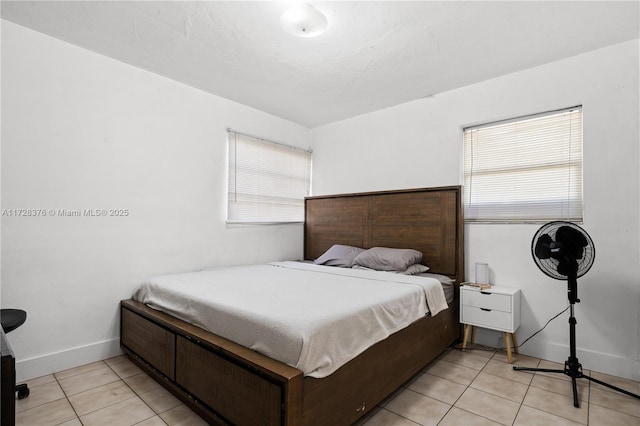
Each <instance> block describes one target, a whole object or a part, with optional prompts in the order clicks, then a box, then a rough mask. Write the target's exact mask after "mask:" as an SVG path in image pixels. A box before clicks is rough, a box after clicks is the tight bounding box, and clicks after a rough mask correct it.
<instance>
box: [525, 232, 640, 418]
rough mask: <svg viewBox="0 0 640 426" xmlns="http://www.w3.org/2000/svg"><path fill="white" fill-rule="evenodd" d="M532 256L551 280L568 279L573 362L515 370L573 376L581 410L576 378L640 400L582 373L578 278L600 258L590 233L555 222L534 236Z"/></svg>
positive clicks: (570, 339)
mask: <svg viewBox="0 0 640 426" xmlns="http://www.w3.org/2000/svg"><path fill="white" fill-rule="evenodd" d="M531 254H532V255H533V260H534V261H535V262H536V265H538V268H540V270H541V271H542V272H544V273H545V274H547V275H548V276H550V277H551V278H555V279H557V280H565V279H566V280H567V285H568V291H569V303H570V305H571V306H570V311H569V312H570V316H569V347H570V355H569V359H568V360H567V361H565V363H564V369H563V370H556V369H548V368H527V367H513V369H514V370H518V371H543V372H548V373H562V374H566V375H567V376H569V377H571V383H572V386H573V405H574V406H575V407H579V406H580V404H579V403H578V387H577V384H576V379H587V380H590V381H592V382H595V383H598V384H601V385H602V386H606V387H608V388H611V389H614V390H616V391H618V392H621V393H624V394H626V395H629V396H632V397H634V398H638V399H640V396H639V395H636V394H634V393H631V392H629V391H626V390H624V389H621V388H618V387H616V386H613V385H610V384H608V383H605V382H603V381H601V380H598V379H594V378H593V377H589V376H585V375H584V374H583V373H582V365H581V364H580V362H579V361H578V357H577V356H576V323H577V321H576V318H575V317H574V315H573V314H574V311H573V308H574V305H575V304H576V303H580V299H578V278H579V277H581V276H583V275H584V274H586V273H587V271H589V269H590V268H591V265H593V261H594V259H595V256H596V249H595V246H594V245H593V241H592V240H591V237H590V236H589V234H587V233H586V232H585V231H584V230H583V229H582V228H580V227H579V226H578V225H575V224H573V223H570V222H563V221H555V222H549V223H547V224H546V225H543V226H542V227H541V228H540V229H538V232H536V234H535V235H534V237H533V241H532V242H531Z"/></svg>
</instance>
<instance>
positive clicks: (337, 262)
mask: <svg viewBox="0 0 640 426" xmlns="http://www.w3.org/2000/svg"><path fill="white" fill-rule="evenodd" d="M364 251H365V250H364V249H363V248H360V247H353V246H343V245H341V244H334V245H333V246H331V248H330V249H329V250H327V251H325V252H324V253H322V256H320V257H319V258H317V259H316V260H314V261H313V263H315V264H316V265H327V266H339V267H341V268H351V266H352V265H353V259H355V258H356V256H358V255H359V254H360V253H362V252H364Z"/></svg>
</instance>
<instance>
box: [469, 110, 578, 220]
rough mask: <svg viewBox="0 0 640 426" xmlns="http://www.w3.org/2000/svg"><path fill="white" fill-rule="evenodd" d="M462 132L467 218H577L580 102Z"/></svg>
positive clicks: (470, 128)
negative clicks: (574, 105)
mask: <svg viewBox="0 0 640 426" xmlns="http://www.w3.org/2000/svg"><path fill="white" fill-rule="evenodd" d="M463 134H464V135H463V138H464V209H465V210H464V214H465V221H466V222H503V223H504V222H546V221H550V220H567V221H576V222H580V221H582V107H573V108H568V109H565V110H560V111H552V112H547V113H542V114H537V115H532V116H528V117H520V118H517V119H513V120H506V121H500V122H495V123H489V124H484V125H480V126H473V127H468V128H465V129H464V130H463Z"/></svg>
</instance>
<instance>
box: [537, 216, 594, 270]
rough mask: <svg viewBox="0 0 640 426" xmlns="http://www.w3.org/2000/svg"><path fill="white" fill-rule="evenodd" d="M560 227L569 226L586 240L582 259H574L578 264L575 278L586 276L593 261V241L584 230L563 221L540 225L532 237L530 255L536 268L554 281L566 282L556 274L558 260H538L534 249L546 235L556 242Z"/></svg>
mask: <svg viewBox="0 0 640 426" xmlns="http://www.w3.org/2000/svg"><path fill="white" fill-rule="evenodd" d="M562 226H569V227H571V228H573V229H575V230H576V231H578V232H580V233H581V234H582V235H584V237H585V238H586V240H587V246H586V247H584V253H583V255H582V258H581V259H576V261H577V262H578V272H577V276H576V277H577V278H578V277H581V276H583V275H584V274H586V273H587V271H589V269H591V266H592V265H593V261H594V260H595V256H596V250H595V246H594V244H593V240H591V237H590V236H589V234H587V232H586V231H585V230H584V229H582V228H581V227H579V226H578V225H576V224H575V223H572V222H565V221H555V222H549V223H546V224H544V225H542V226H541V227H540V229H538V231H537V232H536V234H535V235H534V236H533V240H532V241H531V255H532V257H533V260H534V261H535V263H536V265H538V268H540V270H541V271H542V272H544V273H545V274H546V275H548V276H549V277H551V278H554V279H556V280H566V279H567V276H566V275H562V274H560V273H559V272H558V264H559V263H560V262H558V260H556V259H554V258H548V259H540V258H538V257H537V256H536V255H535V247H536V244H537V243H538V240H539V239H540V237H542V236H543V235H545V234H546V235H549V236H550V237H551V239H552V240H553V241H556V232H557V231H558V229H559V228H560V227H562Z"/></svg>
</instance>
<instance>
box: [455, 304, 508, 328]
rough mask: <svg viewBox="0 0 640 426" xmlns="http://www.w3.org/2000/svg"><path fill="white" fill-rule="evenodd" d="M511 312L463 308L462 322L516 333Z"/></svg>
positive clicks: (471, 307) (470, 307)
mask: <svg viewBox="0 0 640 426" xmlns="http://www.w3.org/2000/svg"><path fill="white" fill-rule="evenodd" d="M512 318H513V317H512V315H511V313H510V312H502V311H497V310H490V311H485V310H482V309H481V308H478V307H475V306H463V307H462V313H461V318H460V322H461V323H464V324H471V325H477V326H480V327H486V328H492V329H496V330H503V331H511V332H513V331H515V330H514V324H512V321H513V320H512Z"/></svg>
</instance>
